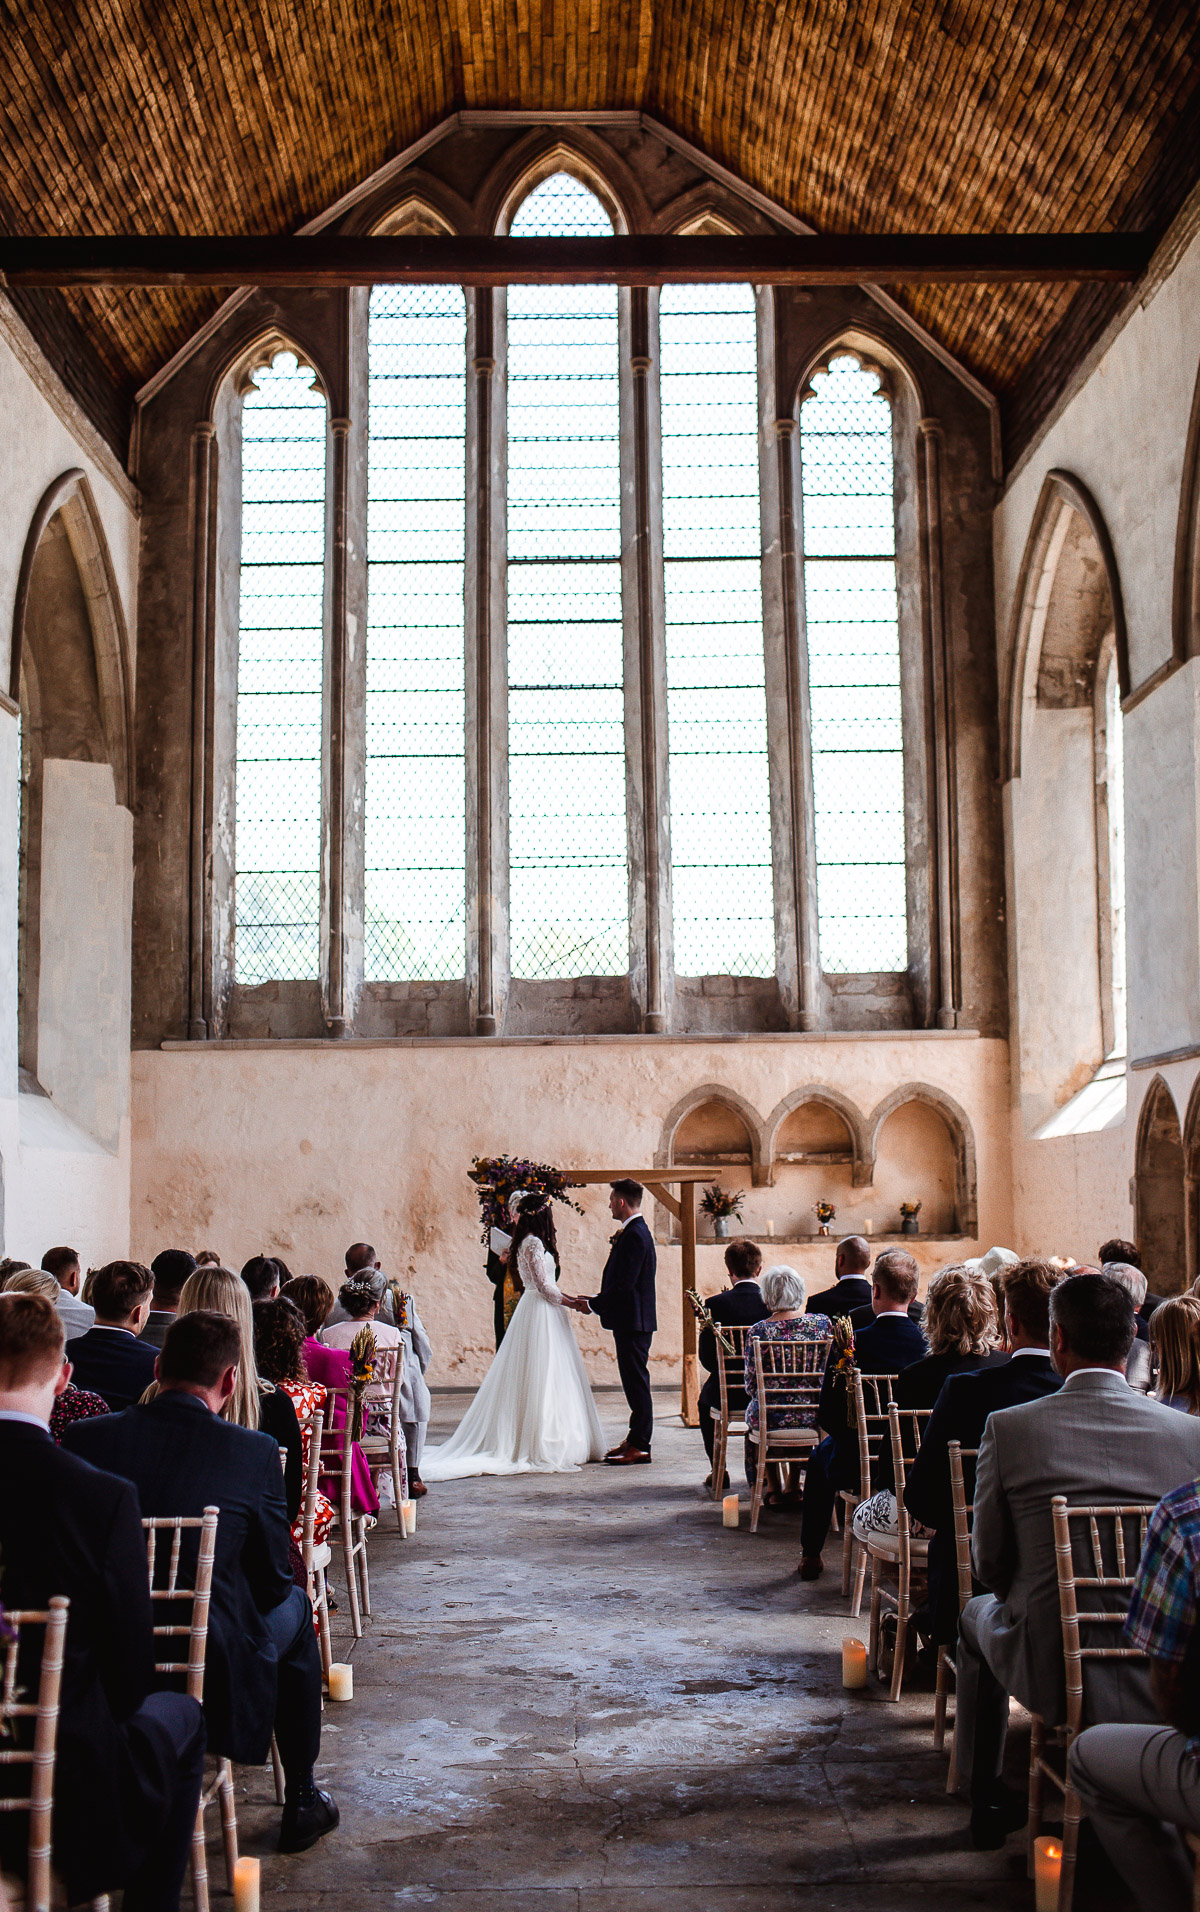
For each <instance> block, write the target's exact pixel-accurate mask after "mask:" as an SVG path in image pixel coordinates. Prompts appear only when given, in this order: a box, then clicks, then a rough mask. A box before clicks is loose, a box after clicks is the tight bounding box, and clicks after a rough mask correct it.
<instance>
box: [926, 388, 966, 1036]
mask: <svg viewBox="0 0 1200 1912" xmlns="http://www.w3.org/2000/svg"><path fill="white" fill-rule="evenodd" d="M917 433H918V441H919V445H920V459H919V465H920V478H921V506H922V525H921V555H922V571H923V580H922V582H923V587H924V588H923V597H924V610H925V636H926V645H927V652H928V658H929V685H930V698H931V706H932V708H931V712H930V717H931V722H932V729H933V796H934V805H933V809H934V815H933V819H932V822H933V839H934V861H935V868H936V887H935V898H936V910H935V914H936V932H935V934H934V936H933V937H932V938H931V939H930V940H931V942H932V944H933V953H934V955H935V958H936V965H937V977H936V982H935V987H934V992H933V997H934V1001H935V1002H936V1003H937V1026H938V1028H939V1029H954V1028H956V1027H957V1025H958V1010H959V1003H960V1000H961V997H960V988H959V926H958V779H957V766H956V743H955V712H954V666H953V659H952V657H951V652H950V639H949V632H948V630H947V626H946V606H945V593H944V588H943V581H942V474H941V445H942V437H943V432H942V427H941V424H940V422H939V420H938V419H936V418H923V419H922V420H921V421H920V424H919V425H918V427H917Z"/></svg>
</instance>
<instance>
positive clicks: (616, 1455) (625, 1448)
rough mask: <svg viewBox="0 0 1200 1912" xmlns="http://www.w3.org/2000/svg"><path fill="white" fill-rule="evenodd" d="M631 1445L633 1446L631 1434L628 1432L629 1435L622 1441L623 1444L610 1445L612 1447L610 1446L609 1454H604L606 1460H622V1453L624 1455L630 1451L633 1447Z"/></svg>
mask: <svg viewBox="0 0 1200 1912" xmlns="http://www.w3.org/2000/svg"><path fill="white" fill-rule="evenodd" d="M631 1446H632V1442H631V1441H630V1439H629V1436H628V1434H627V1435H626V1436H625V1439H624V1440H623V1441H622V1442H621V1444H620V1446H619V1447H610V1448H609V1450H608V1452H607V1454H606V1455H605V1456H604V1458H605V1460H606V1461H616V1460H620V1458H621V1455H622V1454H628V1452H629V1449H630V1447H631Z"/></svg>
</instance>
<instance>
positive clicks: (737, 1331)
mask: <svg viewBox="0 0 1200 1912" xmlns="http://www.w3.org/2000/svg"><path fill="white" fill-rule="evenodd" d="M721 1333H722V1334H723V1335H724V1336H725V1339H726V1340H727V1341H731V1342H732V1343H733V1352H732V1354H730V1353H729V1352H728V1351H727V1350H726V1349H725V1348H723V1347H722V1346H721V1343H720V1342H719V1341H718V1342H717V1382H718V1385H719V1387H720V1390H721V1418H722V1420H723V1421H724V1422H725V1424H726V1426H728V1424H729V1422H730V1421H734V1420H737V1419H738V1418H739V1417H740V1416H741V1415H743V1414H744V1413H745V1407H744V1405H743V1406H741V1407H738V1408H734V1407H733V1406H732V1405H731V1403H732V1402H733V1401H734V1400H736V1399H737V1396H738V1395H739V1394H742V1395H744V1394H745V1393H746V1391H747V1390H746V1337H747V1336H748V1334H749V1333H750V1329H749V1327H744V1328H737V1327H726V1326H725V1324H724V1323H723V1322H722V1324H721Z"/></svg>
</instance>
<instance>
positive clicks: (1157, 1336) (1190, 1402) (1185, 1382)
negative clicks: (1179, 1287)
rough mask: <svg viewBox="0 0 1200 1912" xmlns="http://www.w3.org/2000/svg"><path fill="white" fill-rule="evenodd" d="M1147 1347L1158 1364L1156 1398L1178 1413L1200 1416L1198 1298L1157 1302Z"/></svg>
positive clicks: (1199, 1305)
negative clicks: (1175, 1409) (1148, 1346)
mask: <svg viewBox="0 0 1200 1912" xmlns="http://www.w3.org/2000/svg"><path fill="white" fill-rule="evenodd" d="M1150 1348H1151V1351H1152V1353H1153V1354H1154V1357H1155V1359H1156V1361H1157V1363H1158V1384H1157V1386H1156V1388H1155V1390H1154V1392H1155V1396H1156V1398H1157V1399H1158V1400H1160V1401H1161V1402H1162V1403H1163V1405H1164V1407H1173V1408H1178V1410H1179V1412H1180V1413H1181V1414H1200V1297H1197V1296H1196V1295H1195V1294H1190V1295H1173V1296H1172V1297H1171V1299H1170V1300H1169V1301H1163V1302H1160V1303H1159V1305H1158V1307H1157V1308H1156V1309H1155V1310H1154V1313H1153V1314H1152V1315H1151V1317H1150Z"/></svg>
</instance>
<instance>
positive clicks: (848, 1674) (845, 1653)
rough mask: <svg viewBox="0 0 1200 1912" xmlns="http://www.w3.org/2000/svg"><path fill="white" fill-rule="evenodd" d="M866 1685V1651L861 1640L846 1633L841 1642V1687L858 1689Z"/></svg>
mask: <svg viewBox="0 0 1200 1912" xmlns="http://www.w3.org/2000/svg"><path fill="white" fill-rule="evenodd" d="M866 1683H867V1649H866V1647H865V1646H864V1645H863V1643H862V1641H861V1640H856V1639H855V1638H854V1635H853V1634H852V1633H848V1634H847V1635H846V1638H845V1639H844V1640H843V1641H842V1685H843V1686H850V1687H858V1686H865V1685H866Z"/></svg>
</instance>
